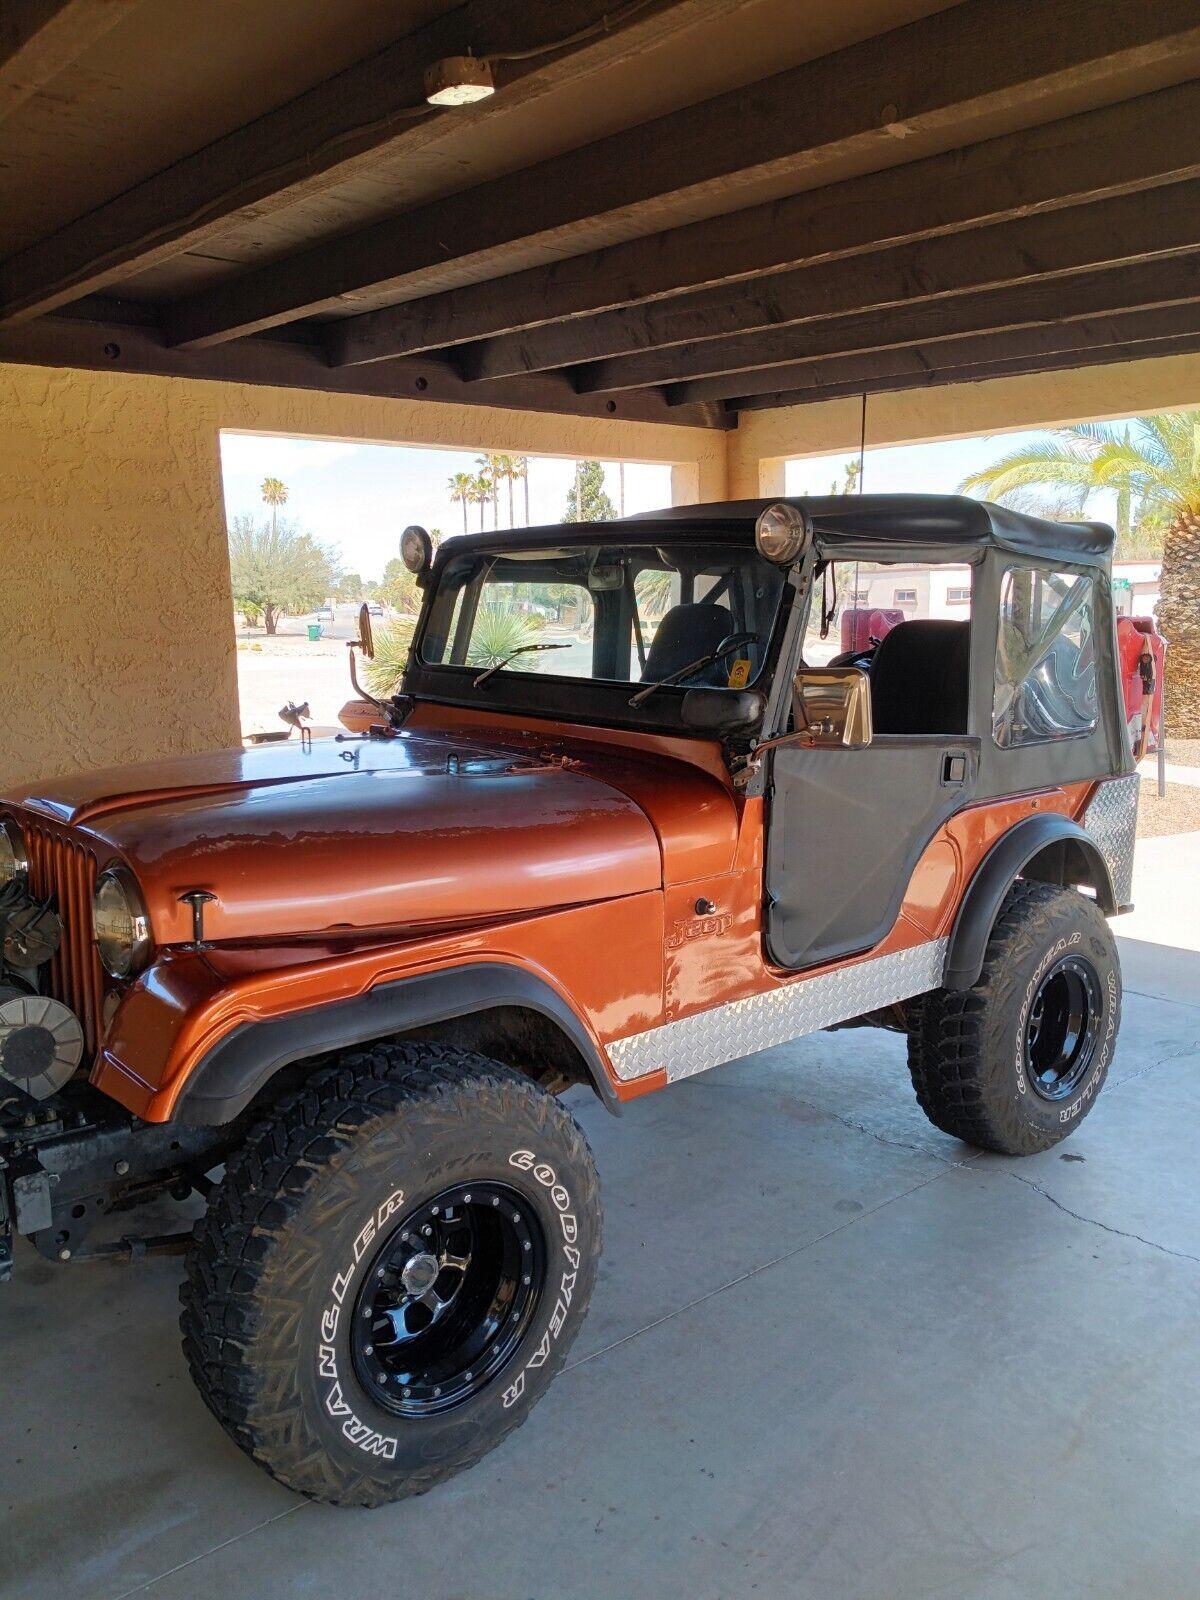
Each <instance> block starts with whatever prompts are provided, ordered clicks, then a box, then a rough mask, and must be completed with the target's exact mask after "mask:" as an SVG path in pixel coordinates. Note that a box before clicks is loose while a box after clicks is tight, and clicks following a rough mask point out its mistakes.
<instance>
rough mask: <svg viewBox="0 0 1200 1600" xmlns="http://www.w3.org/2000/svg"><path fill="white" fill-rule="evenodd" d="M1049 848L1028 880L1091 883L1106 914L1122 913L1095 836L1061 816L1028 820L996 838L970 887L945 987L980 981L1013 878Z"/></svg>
mask: <svg viewBox="0 0 1200 1600" xmlns="http://www.w3.org/2000/svg"><path fill="white" fill-rule="evenodd" d="M1050 847H1057V848H1056V849H1055V850H1054V851H1053V853H1052V855H1051V857H1049V858H1048V860H1047V862H1046V863H1044V864H1043V866H1044V870H1043V871H1039V872H1035V873H1032V874H1028V876H1032V877H1034V878H1035V879H1036V881H1038V882H1045V883H1062V884H1068V883H1088V884H1090V885H1091V887H1092V888H1093V889H1094V890H1095V891H1096V900H1097V903H1098V904H1099V906H1100V909H1101V910H1102V911H1103V912H1104V914H1105V915H1106V916H1112V915H1113V913H1114V912H1115V911H1116V910H1117V909H1118V907H1117V899H1116V895H1115V893H1114V891H1113V882H1112V873H1111V872H1110V870H1109V866H1108V862H1107V861H1106V860H1105V859H1104V855H1103V853H1102V851H1101V850H1100V847H1099V845H1097V843H1096V841H1095V840H1094V839H1093V838H1092V837H1091V835H1090V834H1088V833H1087V832H1085V830H1084V829H1083V828H1081V827H1080V826H1079V824H1078V823H1077V822H1072V820H1071V819H1070V817H1064V816H1062V815H1060V814H1059V813H1057V812H1050V811H1047V812H1043V813H1042V814H1041V816H1037V817H1026V818H1024V820H1023V821H1021V822H1018V823H1017V824H1016V825H1015V826H1014V827H1012V828H1010V829H1009V830H1008V832H1007V833H1005V834H1003V835H1002V836H1001V837H1000V838H999V839H997V841H996V843H995V844H994V845H993V846H992V848H991V849H990V850H989V851H988V853H987V855H986V856H984V858H983V860H982V861H981V862H980V864H979V866H978V868H977V869H976V871H975V876H974V877H973V878H972V879H971V881H970V883H969V884H968V885H967V889H966V893H965V894H964V895H963V898H962V904H961V905H960V906H959V908H958V915H957V917H956V918H955V919H954V927H953V929H952V930H951V933H950V943H949V946H948V948H947V951H946V969H945V973H944V975H943V978H942V987H943V988H945V989H969V988H970V987H971V985H972V984H973V983H975V982H976V980H977V979H978V977H979V974H980V972H981V971H982V969H983V958H984V954H985V952H986V950H987V942H988V939H989V937H990V936H991V932H992V928H993V926H994V925H995V921H996V916H997V914H998V913H999V910H1000V903H1001V901H1002V900H1003V899H1004V896H1005V895H1006V894H1007V893H1008V891H1009V889H1010V887H1011V886H1012V883H1013V880H1014V879H1015V878H1017V877H1019V876H1020V874H1021V873H1022V872H1023V871H1024V870H1025V868H1026V867H1027V866H1028V865H1029V863H1030V862H1031V861H1033V859H1034V857H1035V856H1039V855H1041V854H1042V853H1043V852H1044V851H1046V850H1047V849H1049V848H1050Z"/></svg>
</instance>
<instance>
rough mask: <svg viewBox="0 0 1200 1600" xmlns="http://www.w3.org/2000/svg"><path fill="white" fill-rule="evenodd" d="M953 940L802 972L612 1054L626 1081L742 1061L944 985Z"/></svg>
mask: <svg viewBox="0 0 1200 1600" xmlns="http://www.w3.org/2000/svg"><path fill="white" fill-rule="evenodd" d="M947 943H948V941H947V940H945V939H933V940H930V941H929V942H928V943H927V944H919V945H914V946H912V947H911V948H910V949H908V950H897V951H895V952H894V953H893V954H891V955H885V956H873V957H872V958H871V959H870V960H867V961H858V962H855V963H854V964H853V965H852V966H844V967H837V968H835V969H834V970H833V971H832V972H825V973H822V974H821V975H820V976H819V977H815V978H797V979H796V980H795V981H794V982H792V983H787V984H783V985H781V986H780V987H779V988H778V989H771V990H768V991H767V993H765V994H755V995H748V996H747V997H746V998H745V999H744V1000H731V1001H730V1002H729V1004H728V1005H723V1006H715V1007H713V1009H712V1010H710V1011H699V1012H697V1013H696V1014H695V1015H694V1016H690V1017H681V1018H680V1019H679V1020H678V1021H677V1022H667V1023H664V1024H663V1026H662V1027H660V1028H647V1030H646V1031H645V1032H644V1033H631V1034H630V1035H629V1037H628V1038H626V1039H617V1040H615V1041H614V1042H613V1043H612V1044H610V1045H609V1047H608V1054H609V1059H610V1060H611V1061H612V1064H613V1070H614V1071H615V1072H616V1075H617V1077H618V1078H620V1079H621V1080H622V1081H623V1082H628V1081H629V1079H631V1078H640V1077H643V1076H644V1075H645V1074H646V1073H647V1072H657V1071H665V1072H666V1075H667V1081H668V1082H669V1083H674V1082H676V1081H677V1080H678V1079H680V1078H690V1077H692V1076H693V1075H694V1074H695V1073H697V1072H707V1071H708V1069H709V1068H710V1067H719V1066H721V1065H722V1064H723V1063H724V1062H726V1061H737V1060H738V1059H739V1058H740V1057H741V1056H749V1055H753V1054H754V1053H755V1051H757V1050H767V1049H769V1048H770V1047H771V1046H772V1045H776V1044H786V1043H787V1042H788V1041H789V1040H790V1039H799V1038H802V1037H803V1035H804V1034H806V1033H816V1032H817V1031H818V1030H819V1029H821V1028H828V1027H829V1026H830V1025H831V1024H832V1023H835V1022H848V1021H849V1020H850V1018H851V1017H861V1016H862V1015H863V1013H864V1012H866V1011H875V1010H878V1008H879V1007H880V1006H888V1005H892V1004H894V1003H895V1002H896V1001H897V1000H910V999H911V998H912V997H913V995H917V994H926V993H927V992H928V991H929V990H930V989H936V988H938V987H939V986H940V984H941V981H942V971H943V969H944V967H945V965H946V946H947Z"/></svg>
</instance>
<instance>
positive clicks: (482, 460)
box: [475, 453, 508, 528]
mask: <svg viewBox="0 0 1200 1600" xmlns="http://www.w3.org/2000/svg"><path fill="white" fill-rule="evenodd" d="M507 460H508V457H507V456H502V455H498V454H494V453H489V454H487V455H482V456H476V457H475V465H476V466H477V467H478V468H479V476H480V477H481V478H484V479H486V481H487V483H488V486H489V488H490V490H491V499H492V527H493V528H498V527H499V526H500V480H501V478H502V477H503V476H504V463H505V462H506V461H507Z"/></svg>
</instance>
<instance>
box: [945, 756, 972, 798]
mask: <svg viewBox="0 0 1200 1600" xmlns="http://www.w3.org/2000/svg"><path fill="white" fill-rule="evenodd" d="M966 781H967V758H966V756H965V755H964V754H963V753H962V751H961V750H950V751H948V752H947V753H946V754H945V755H944V756H943V757H942V786H943V787H944V788H947V789H958V788H961V787H962V785H963V784H964V783H966Z"/></svg>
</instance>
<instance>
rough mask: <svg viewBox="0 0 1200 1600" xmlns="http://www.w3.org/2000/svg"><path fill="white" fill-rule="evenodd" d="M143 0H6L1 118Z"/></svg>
mask: <svg viewBox="0 0 1200 1600" xmlns="http://www.w3.org/2000/svg"><path fill="white" fill-rule="evenodd" d="M139 3H140V0H5V3H4V4H3V5H2V6H0V122H2V121H3V120H4V118H5V117H6V116H8V115H9V113H10V112H12V111H15V110H16V108H17V107H18V106H19V105H20V104H21V103H22V102H23V101H25V100H28V99H29V97H30V95H34V94H37V92H38V90H39V89H42V88H43V87H44V86H45V85H46V84H48V83H50V82H51V81H52V80H53V79H54V78H57V77H58V75H59V73H60V72H62V71H64V70H65V69H66V68H67V67H69V66H70V65H71V63H72V62H73V61H76V60H78V58H79V57H80V56H81V55H82V54H83V52H84V51H85V50H86V49H87V48H88V46H89V45H92V44H95V42H96V40H97V39H99V38H102V37H103V35H104V34H106V33H107V32H108V30H109V29H110V28H115V27H116V25H117V23H118V22H120V21H121V20H122V18H123V17H126V16H128V15H129V13H130V12H131V11H132V10H133V8H134V7H135V6H136V5H138V4H139Z"/></svg>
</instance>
